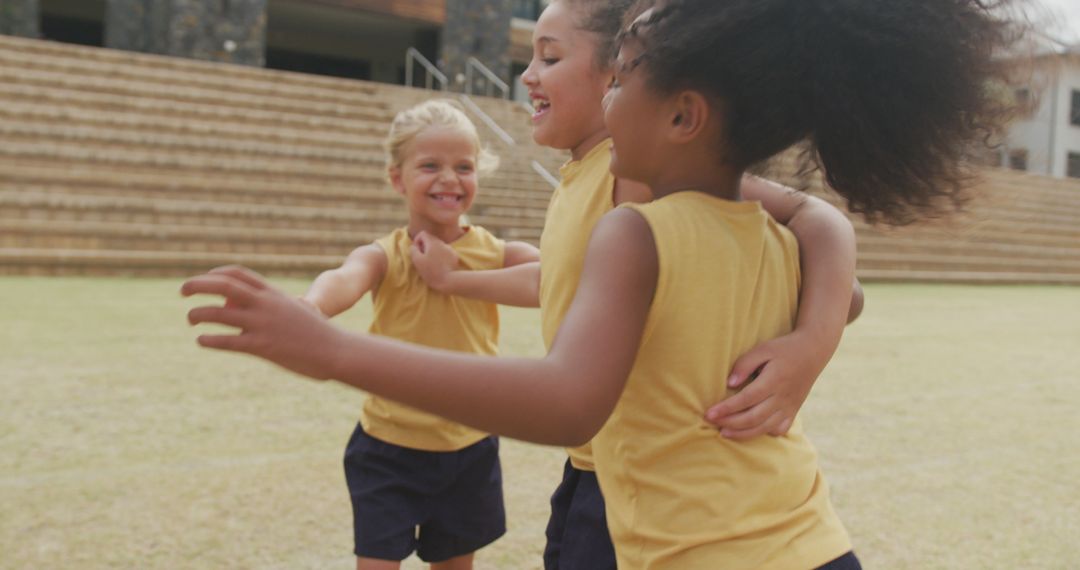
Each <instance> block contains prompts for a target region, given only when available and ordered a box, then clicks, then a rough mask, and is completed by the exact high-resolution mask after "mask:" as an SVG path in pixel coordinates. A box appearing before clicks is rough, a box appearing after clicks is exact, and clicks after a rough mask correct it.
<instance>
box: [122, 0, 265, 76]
mask: <svg viewBox="0 0 1080 570" xmlns="http://www.w3.org/2000/svg"><path fill="white" fill-rule="evenodd" d="M266 2H267V0H107V3H106V9H105V30H106V32H105V45H106V47H110V48H115V49H124V50H131V51H141V52H146V53H157V54H162V55H172V56H178V57H187V58H192V59H201V60H207V61H223V62H228V63H238V64H243V65H253V66H262V65H263V64H264V63H265V60H266V58H265V46H266Z"/></svg>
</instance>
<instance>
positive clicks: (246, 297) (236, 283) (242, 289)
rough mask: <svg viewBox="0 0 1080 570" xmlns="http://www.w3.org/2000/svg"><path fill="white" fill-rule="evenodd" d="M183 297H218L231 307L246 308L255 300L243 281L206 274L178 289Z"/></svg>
mask: <svg viewBox="0 0 1080 570" xmlns="http://www.w3.org/2000/svg"><path fill="white" fill-rule="evenodd" d="M180 293H181V294H182V295H184V296H185V297H190V296H191V295H199V294H203V295H220V296H222V297H225V299H226V300H227V301H229V303H230V304H232V305H240V306H247V305H249V304H250V303H251V301H252V300H253V299H254V298H255V291H254V289H252V288H251V287H250V286H248V285H247V284H246V283H244V282H243V281H240V280H238V279H236V278H234V277H232V276H230V275H227V274H221V273H207V274H206V275H200V276H198V277H192V278H191V279H188V280H187V281H185V282H184V284H183V285H182V286H181V287H180Z"/></svg>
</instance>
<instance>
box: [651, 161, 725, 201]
mask: <svg viewBox="0 0 1080 570" xmlns="http://www.w3.org/2000/svg"><path fill="white" fill-rule="evenodd" d="M666 172H667V173H670V178H666V179H661V180H657V181H655V182H653V183H652V184H650V186H651V187H652V191H653V198H654V199H656V198H662V197H664V196H667V195H670V194H674V193H676V192H684V191H687V190H693V191H697V192H702V193H704V194H708V195H710V196H715V197H717V198H722V199H724V200H731V201H733V202H738V201H740V200H742V192H741V190H740V187H741V185H742V176H743V170H742V169H741V168H740V169H736V168H730V167H725V166H723V165H712V166H710V167H704V168H697V169H694V168H693V167H686V168H669V169H667V170H666Z"/></svg>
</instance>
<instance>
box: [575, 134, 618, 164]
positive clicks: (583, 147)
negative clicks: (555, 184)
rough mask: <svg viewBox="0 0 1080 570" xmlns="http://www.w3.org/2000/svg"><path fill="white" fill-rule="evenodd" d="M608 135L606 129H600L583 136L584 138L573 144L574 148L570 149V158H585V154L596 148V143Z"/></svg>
mask: <svg viewBox="0 0 1080 570" xmlns="http://www.w3.org/2000/svg"><path fill="white" fill-rule="evenodd" d="M610 136H611V135H610V134H608V132H607V129H601V130H599V131H596V132H594V133H593V134H591V135H589V136H587V137H585V139H584V140H582V141H581V142H580V143H578V144H577V145H575V146H574V148H572V149H570V160H581V159H583V158H585V155H587V154H589V151H591V150H592V149H594V148H596V145H598V144H600V143H601V142H603V141H604V140H605V139H607V138H608V137H610Z"/></svg>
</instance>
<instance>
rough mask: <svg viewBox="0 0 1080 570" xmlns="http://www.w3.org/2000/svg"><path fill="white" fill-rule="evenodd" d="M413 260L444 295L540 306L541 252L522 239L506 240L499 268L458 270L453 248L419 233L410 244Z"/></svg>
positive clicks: (522, 305)
mask: <svg viewBox="0 0 1080 570" xmlns="http://www.w3.org/2000/svg"><path fill="white" fill-rule="evenodd" d="M412 262H413V265H414V266H415V267H416V270H417V272H418V273H419V274H420V277H421V278H423V279H424V281H425V282H426V283H427V284H428V287H431V288H432V289H434V290H436V291H438V292H440V293H446V294H447V295H458V296H460V297H468V298H470V299H480V300H482V301H488V302H491V303H498V304H500V305H513V306H516V307H539V306H540V252H539V250H537V249H536V248H535V247H533V246H532V245H530V244H527V243H524V242H507V244H506V255H505V262H504V264H503V268H502V269H489V270H486V271H463V270H458V258H457V254H456V253H454V250H453V248H451V247H450V246H449V245H447V244H446V243H445V242H443V241H442V240H440V239H439V238H437V237H435V236H432V235H428V234H426V233H421V234H420V235H417V236H416V239H415V240H414V241H413V246H412Z"/></svg>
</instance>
